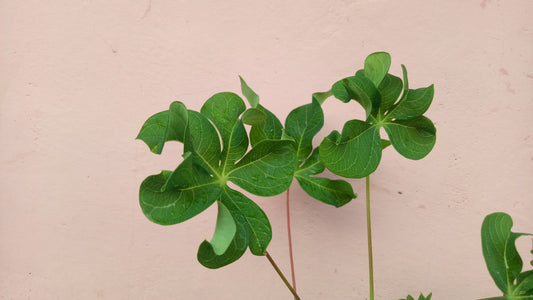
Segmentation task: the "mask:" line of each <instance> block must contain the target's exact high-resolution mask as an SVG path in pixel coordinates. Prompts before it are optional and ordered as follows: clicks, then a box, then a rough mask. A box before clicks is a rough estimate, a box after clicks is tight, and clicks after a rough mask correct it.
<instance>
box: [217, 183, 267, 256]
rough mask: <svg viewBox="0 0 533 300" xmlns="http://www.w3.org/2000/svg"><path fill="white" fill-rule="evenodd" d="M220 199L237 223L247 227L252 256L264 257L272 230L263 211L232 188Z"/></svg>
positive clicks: (227, 189)
mask: <svg viewBox="0 0 533 300" xmlns="http://www.w3.org/2000/svg"><path fill="white" fill-rule="evenodd" d="M220 199H221V201H222V203H223V204H224V205H225V206H226V207H227V208H228V210H229V211H230V213H231V215H232V216H233V219H234V220H235V223H237V224H243V225H244V226H245V228H246V232H247V236H248V237H249V246H250V251H251V252H252V254H254V255H259V256H262V255H264V254H265V251H266V249H267V247H268V244H269V243H270V240H271V239H272V228H271V226H270V222H269V221H268V218H267V216H266V214H265V213H264V212H263V210H261V208H259V206H257V204H255V203H254V202H253V201H252V200H250V199H248V197H246V196H245V195H243V194H241V193H239V192H238V191H235V190H232V189H230V188H226V189H224V191H223V193H222V196H221V198H220Z"/></svg>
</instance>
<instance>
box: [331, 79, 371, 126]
mask: <svg viewBox="0 0 533 300" xmlns="http://www.w3.org/2000/svg"><path fill="white" fill-rule="evenodd" d="M339 82H340V84H342V87H343V88H344V91H343V90H342V88H341V87H340V86H339ZM339 82H337V83H336V84H334V85H333V87H332V92H333V95H334V96H335V97H337V98H338V99H340V100H343V101H344V102H348V101H349V100H350V99H353V100H355V101H357V102H359V104H361V106H363V108H364V109H365V112H366V116H367V117H368V116H370V115H371V114H375V113H376V111H377V110H378V109H379V105H380V103H381V95H380V94H379V91H378V90H377V88H376V87H375V86H374V83H373V82H372V81H371V80H370V79H368V78H366V77H365V76H364V75H362V73H358V74H356V75H355V76H352V77H347V78H344V79H342V80H341V81H339ZM346 99H347V100H348V101H345V100H346Z"/></svg>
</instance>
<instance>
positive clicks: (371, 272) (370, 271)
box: [366, 175, 374, 300]
mask: <svg viewBox="0 0 533 300" xmlns="http://www.w3.org/2000/svg"><path fill="white" fill-rule="evenodd" d="M366 232H367V236H368V280H369V282H370V300H374V262H373V258H372V225H371V222H370V175H369V176H366Z"/></svg>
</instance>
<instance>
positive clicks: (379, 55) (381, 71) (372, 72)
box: [364, 52, 391, 87]
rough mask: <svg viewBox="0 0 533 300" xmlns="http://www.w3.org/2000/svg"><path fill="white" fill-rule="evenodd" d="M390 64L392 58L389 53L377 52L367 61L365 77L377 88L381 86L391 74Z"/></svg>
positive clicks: (368, 57)
mask: <svg viewBox="0 0 533 300" xmlns="http://www.w3.org/2000/svg"><path fill="white" fill-rule="evenodd" d="M390 63H391V57H390V54H388V53H387V52H375V53H372V54H370V55H369V56H367V58H366V59H365V69H364V70H365V76H366V77H367V78H368V79H370V80H371V81H372V82H373V83H374V86H375V87H378V86H379V85H380V84H381V81H382V80H383V78H384V77H385V75H386V74H387V72H389V68H390Z"/></svg>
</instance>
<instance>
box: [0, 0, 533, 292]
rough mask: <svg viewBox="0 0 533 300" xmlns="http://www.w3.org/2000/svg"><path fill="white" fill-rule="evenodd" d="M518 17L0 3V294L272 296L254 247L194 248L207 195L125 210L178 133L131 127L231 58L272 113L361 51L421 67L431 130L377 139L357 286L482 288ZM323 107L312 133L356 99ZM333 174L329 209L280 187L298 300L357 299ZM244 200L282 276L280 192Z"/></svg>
mask: <svg viewBox="0 0 533 300" xmlns="http://www.w3.org/2000/svg"><path fill="white" fill-rule="evenodd" d="M532 15H533V1H530V0H516V1H501V0H476V1H465V0H453V1H427V0H415V1H394V0H365V1H362V0H360V1H347V0H333V1H332V0H329V1H304V0H294V1H279V0H274V1H255V2H254V1H243V0H228V1H185V0H178V1H169V0H166V1H163V0H152V1H150V0H146V1H126V0H120V1H100V0H74V1H73V0H68V1H66V0H63V1H60V0H57V1H47V2H46V3H45V2H43V1H31V0H28V1H0V20H1V21H0V22H1V23H0V40H1V41H0V143H1V147H0V166H1V168H0V299H6V300H7V299H217V300H223V299H292V297H291V295H290V294H289V292H288V291H287V289H286V288H285V286H284V285H283V283H282V282H281V281H280V280H279V278H278V277H277V276H276V274H275V273H274V270H273V269H272V268H271V266H270V265H269V263H268V261H267V260H266V259H265V258H264V257H255V256H253V255H251V254H250V253H249V252H248V253H246V254H245V255H244V256H243V258H242V259H241V260H239V261H237V262H236V263H234V264H231V265H229V266H227V267H225V268H222V269H218V270H209V269H206V268H204V267H203V266H201V265H200V264H199V263H198V262H197V261H196V251H197V248H198V245H199V244H200V243H201V242H202V241H203V240H204V239H209V238H210V237H211V235H212V233H213V229H214V226H215V217H216V209H215V207H214V206H213V207H211V208H209V209H208V210H207V211H206V212H204V213H202V214H200V215H199V216H197V217H195V218H194V219H192V220H189V221H187V222H185V223H182V224H179V225H176V226H169V227H163V226H159V225H156V224H153V223H151V222H149V221H148V220H147V219H146V218H145V217H144V215H143V214H142V212H141V210H140V208H139V204H138V188H139V185H140V183H141V182H142V180H143V179H144V178H145V177H146V176H148V175H150V174H156V173H159V172H160V170H161V169H173V168H174V167H175V166H176V165H177V164H178V162H179V160H180V159H181V152H180V151H181V147H180V146H179V145H177V144H175V143H174V144H169V145H167V146H166V147H165V150H164V153H163V154H162V155H161V156H157V155H154V154H152V153H150V152H149V150H148V148H147V147H146V145H144V144H143V143H142V142H141V141H138V140H135V137H136V135H137V133H138V131H139V129H140V127H141V125H142V124H143V122H144V121H145V120H146V119H147V118H148V117H149V116H150V115H152V114H154V113H156V112H159V111H162V110H165V109H167V108H168V105H169V104H170V102H171V101H174V100H179V101H182V102H184V103H185V104H186V105H187V106H188V107H189V108H191V109H199V108H200V106H201V104H202V103H203V102H204V101H205V100H206V99H207V98H208V97H210V96H211V95H213V94H214V93H216V92H220V91H233V92H239V91H240V84H239V80H238V75H242V76H243V77H244V78H245V79H246V80H247V82H248V83H249V84H250V86H251V87H252V88H253V89H254V90H255V91H256V92H257V93H258V94H259V95H260V96H261V99H262V103H264V104H265V106H268V107H269V108H272V111H274V112H275V113H276V114H278V115H279V116H280V119H282V120H284V119H285V117H286V115H287V114H288V113H289V112H290V110H292V109H294V108H296V107H297V106H300V105H303V104H305V103H308V102H309V101H310V100H311V93H313V92H317V91H324V90H328V89H329V88H330V86H331V84H332V83H333V82H334V81H336V80H338V79H340V78H342V77H345V76H350V75H351V74H353V72H354V71H355V70H357V69H359V68H361V67H362V65H363V60H364V58H365V57H366V56H367V55H368V54H370V53H372V52H375V51H387V52H390V53H391V55H392V68H391V73H393V74H396V75H401V68H400V64H405V65H406V67H407V69H408V71H409V75H410V76H409V79H410V83H411V86H412V87H424V86H428V85H430V84H432V83H434V84H435V98H434V102H433V105H432V107H431V108H430V110H429V111H428V113H427V116H428V117H430V118H431V119H432V120H433V121H434V122H435V123H436V126H437V130H438V131H437V144H436V146H435V149H434V150H433V152H432V153H431V154H430V155H429V156H428V157H426V158H425V159H423V160H421V161H410V160H407V159H405V158H403V157H401V156H400V155H399V154H397V153H396V152H395V151H392V149H389V150H387V151H385V152H384V157H383V160H382V163H381V165H380V167H379V169H378V170H377V171H376V172H375V173H374V174H373V175H372V189H373V194H372V197H373V200H372V201H373V207H372V209H373V222H374V223H373V230H374V248H375V253H374V255H375V287H376V299H383V300H390V299H399V298H400V297H404V296H406V295H407V294H408V293H411V294H414V293H416V294H418V293H419V292H424V293H428V292H430V291H432V292H433V294H434V299H436V300H439V299H446V300H449V299H464V300H470V299H479V298H482V297H488V296H497V295H498V294H499V293H498V290H497V288H496V286H495V285H494V284H493V282H492V279H491V278H490V276H489V274H488V272H487V270H486V267H485V264H484V260H483V257H482V254H481V246H480V234H479V233H480V226H481V222H482V220H483V218H484V216H485V215H487V214H489V213H491V212H495V211H505V212H507V213H509V214H510V215H512V217H513V219H514V221H515V227H514V229H515V231H519V232H533V221H532V220H533V198H532V196H531V195H533V131H532V125H533V121H532V119H531V113H532V112H533V32H532V30H533V18H531V16H532ZM347 107H348V108H347ZM324 109H325V114H326V124H325V126H324V129H323V130H322V131H321V133H319V137H318V138H317V141H319V140H320V139H321V138H322V137H324V136H325V135H327V134H328V133H329V132H330V131H331V130H334V129H340V126H341V124H342V123H344V121H346V120H348V119H350V118H353V117H354V116H358V117H359V116H360V114H361V110H360V109H359V108H358V106H357V105H356V104H355V103H354V104H353V105H352V106H350V105H348V106H347V105H343V104H342V103H340V102H338V101H335V100H333V99H331V100H327V102H326V103H325V105H324ZM350 182H351V183H353V186H354V189H355V190H356V192H358V193H359V197H358V198H357V199H355V200H353V201H352V202H351V203H349V204H347V205H346V206H344V207H342V208H338V209H336V208H333V207H329V206H327V205H325V204H322V203H321V202H318V201H316V200H313V199H310V198H309V197H308V196H307V195H306V194H305V193H303V192H302V191H301V190H300V188H299V187H297V185H294V188H293V189H291V197H292V200H291V201H292V204H291V205H292V206H291V208H292V221H293V228H292V231H293V235H294V241H293V242H294V251H295V256H296V257H295V263H296V272H297V280H298V291H299V293H300V294H301V296H302V298H303V299H313V300H314V299H328V300H330V299H366V298H368V280H367V270H368V269H367V250H366V249H367V246H366V229H365V211H364V182H363V181H362V180H351V181H350ZM253 199H254V200H255V201H256V202H257V203H258V204H259V205H260V206H261V207H262V208H263V209H264V211H265V212H266V214H267V215H268V216H269V218H270V221H271V223H272V227H273V232H274V236H273V240H272V242H271V244H270V246H269V251H270V253H271V254H272V256H273V257H274V258H275V259H276V260H277V262H278V263H279V265H280V266H281V268H282V269H283V271H284V272H285V273H286V274H287V275H288V274H289V265H288V256H287V252H288V246H287V240H286V227H285V203H284V201H285V196H284V195H279V196H276V197H270V198H260V197H254V198H253ZM519 242H520V243H519V244H520V245H519V246H520V249H521V251H522V252H523V253H525V254H527V255H529V254H528V251H529V250H530V249H531V241H530V240H528V239H527V238H525V239H523V240H519ZM529 258H531V256H529ZM526 266H527V265H526ZM530 268H531V267H530Z"/></svg>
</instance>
